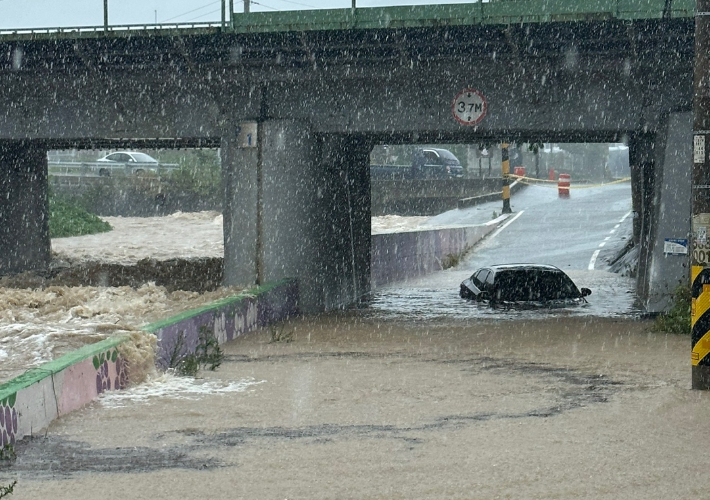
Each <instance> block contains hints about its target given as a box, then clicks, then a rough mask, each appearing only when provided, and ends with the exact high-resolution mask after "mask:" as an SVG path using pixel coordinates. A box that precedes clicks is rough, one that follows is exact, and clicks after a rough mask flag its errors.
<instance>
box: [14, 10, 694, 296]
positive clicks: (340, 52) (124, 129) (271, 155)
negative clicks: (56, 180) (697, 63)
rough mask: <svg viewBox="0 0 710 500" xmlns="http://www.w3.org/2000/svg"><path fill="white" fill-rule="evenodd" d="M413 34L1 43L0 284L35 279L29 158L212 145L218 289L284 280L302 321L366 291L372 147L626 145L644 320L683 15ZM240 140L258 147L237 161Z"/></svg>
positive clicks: (679, 83) (675, 140) (677, 140)
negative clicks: (219, 191) (467, 122)
mask: <svg viewBox="0 0 710 500" xmlns="http://www.w3.org/2000/svg"><path fill="white" fill-rule="evenodd" d="M661 3H662V2H661ZM659 5H660V4H659ZM449 7H451V6H449ZM454 10H455V8H453V7H451V8H450V10H449V12H453V11H454ZM691 10H692V9H691ZM411 11H412V12H415V13H416V12H417V10H416V8H413V9H411ZM372 12H374V11H372ZM398 12H399V11H398ZM436 12H437V16H438V15H439V14H440V11H436ZM659 12H660V11H659ZM674 12H675V11H674ZM410 13H411V12H410ZM336 14H337V12H336ZM420 14H421V17H420V19H419V20H418V21H417V22H418V23H419V27H414V26H412V27H392V26H382V25H378V26H376V27H374V26H370V25H368V24H366V23H365V24H363V25H362V26H358V25H357V23H356V24H354V25H352V26H351V27H350V28H348V29H343V28H342V26H334V25H332V24H328V23H323V24H318V23H317V22H316V23H313V24H312V25H309V26H305V27H301V28H298V29H297V30H296V31H293V32H290V31H288V30H289V29H291V28H288V29H287V28H286V27H279V24H278V23H277V22H276V23H271V24H269V23H265V24H264V25H263V26H268V29H267V28H266V27H262V28H259V29H256V28H255V29H244V31H243V32H239V31H238V28H237V27H235V28H234V31H228V32H220V31H219V30H212V31H211V32H209V33H205V32H192V33H191V32H189V30H188V31H185V32H164V33H155V32H150V33H141V32H134V33H129V34H120V33H111V34H110V35H109V36H104V35H101V34H98V33H97V34H94V35H91V36H86V35H81V34H79V35H77V34H74V35H72V34H51V35H29V36H26V35H20V34H17V35H7V36H5V37H4V38H3V39H2V40H0V43H1V44H2V47H3V53H7V54H9V55H8V57H7V59H6V60H5V61H3V64H2V66H1V67H0V81H2V83H3V86H2V91H1V92H2V102H3V103H5V104H4V105H3V108H2V113H0V137H1V138H3V139H4V140H6V141H11V142H9V143H7V144H9V146H8V147H6V148H5V151H6V153H5V155H4V160H3V163H4V164H5V165H9V166H11V165H15V167H12V168H6V169H3V170H4V171H5V174H4V175H5V176H6V177H5V181H4V183H3V194H4V197H5V198H8V197H10V196H11V197H14V198H13V199H14V200H16V203H14V204H13V206H14V207H15V208H14V209H13V212H12V213H10V212H9V211H4V212H3V223H4V224H3V227H2V232H3V235H4V236H5V237H4V238H3V240H2V241H3V242H2V243H1V245H3V246H2V248H0V250H2V254H3V255H5V256H7V257H5V259H6V260H5V261H4V262H3V268H2V271H3V272H8V271H18V270H22V269H27V268H32V267H42V266H43V265H46V259H47V257H48V249H49V241H48V238H47V236H46V230H45V227H44V225H43V224H44V223H42V222H41V221H42V220H43V219H46V215H45V214H46V212H43V210H42V207H41V205H42V203H41V199H42V197H43V196H44V195H43V190H44V189H46V188H44V187H43V186H45V185H46V178H45V177H44V175H45V174H43V173H42V172H44V171H46V167H45V166H43V165H42V161H44V160H40V156H42V157H43V156H44V154H43V153H44V151H46V149H47V148H48V146H47V145H48V144H49V143H58V142H61V141H66V142H68V143H70V142H77V141H82V140H83V141H87V142H92V141H96V142H99V141H101V140H107V141H118V142H120V141H126V143H131V144H132V143H135V141H136V140H138V141H141V140H142V141H150V140H151V138H161V137H176V138H181V137H186V138H194V139H193V140H195V141H200V140H206V141H216V140H217V138H219V144H220V147H221V149H222V151H223V167H224V172H225V174H224V175H225V207H227V209H226V211H225V245H226V249H225V275H226V282H227V283H229V284H246V285H248V284H253V283H257V282H263V281H262V280H264V281H266V280H270V279H274V278H279V277H283V276H296V277H298V278H299V279H300V280H301V282H302V293H303V307H304V310H322V309H328V308H333V307H339V306H341V305H344V304H347V303H350V302H352V301H353V300H355V298H356V297H358V296H359V295H360V294H362V293H363V292H364V291H366V290H368V279H369V278H368V276H369V272H368V270H369V268H368V258H367V257H368V252H369V213H367V208H366V207H369V180H368V176H367V170H366V164H367V162H366V158H367V154H368V153H369V150H370V148H371V147H372V144H373V143H374V141H377V140H383V139H385V140H387V139H391V138H392V137H402V138H408V140H410V141H416V142H418V141H423V142H431V143H435V142H452V141H453V142H462V141H470V142H475V141H476V140H480V139H481V138H484V139H487V140H506V141H512V140H516V139H520V138H525V139H527V140H536V139H538V138H542V137H545V138H546V139H547V140H549V141H557V142H563V141H579V140H582V141H585V140H596V141H619V140H621V139H622V138H623V137H627V138H628V144H629V147H630V148H631V158H632V160H631V162H632V165H633V170H632V177H633V179H634V182H633V186H634V187H633V190H634V195H633V200H634V210H635V211H636V212H637V213H638V217H637V220H636V231H635V234H636V238H637V239H638V241H639V245H640V246H641V258H642V269H644V270H643V271H642V272H641V273H640V274H641V277H640V279H639V292H640V295H641V297H642V299H644V300H645V301H648V300H649V297H650V296H651V292H650V290H663V293H666V289H668V288H669V287H670V284H671V283H672V282H674V281H675V280H676V278H677V276H676V275H675V274H674V272H675V271H673V270H671V271H668V269H667V268H666V264H667V263H666V262H664V259H662V258H661V259H656V260H654V259H655V257H654V256H656V255H658V252H659V249H661V252H662V246H660V245H658V240H659V238H663V237H664V236H666V234H664V233H663V231H662V230H661V229H659V224H660V223H661V222H662V221H666V222H668V223H669V224H670V226H669V227H671V226H674V222H675V220H673V221H671V220H669V219H668V217H666V215H665V214H667V213H668V212H667V211H665V210H664V211H663V214H664V215H663V216H660V215H659V208H660V207H661V206H667V205H668V204H667V203H665V201H664V200H665V198H666V197H669V196H671V195H672V194H673V191H674V190H675V186H674V185H672V184H667V185H666V184H664V182H665V181H661V180H660V179H668V177H663V178H662V177H661V176H660V173H661V172H662V171H663V172H666V171H668V165H674V167H673V168H674V169H675V168H676V167H675V166H678V168H677V169H676V170H673V171H674V172H678V173H679V172H680V166H681V165H682V162H683V158H682V156H683V155H685V154H687V152H688V150H689V146H688V145H685V144H684V141H683V138H682V136H681V135H679V132H678V131H679V130H680V129H678V125H682V126H684V124H685V121H686V120H685V118H684V117H688V120H687V121H688V122H689V115H688V114H683V112H684V111H685V110H689V108H690V100H691V83H692V78H691V76H690V75H691V74H692V38H693V33H692V21H691V20H690V19H688V14H687V12H685V11H683V10H682V9H681V10H680V11H678V12H676V13H675V14H674V15H672V16H671V18H665V19H661V16H660V15H659V17H658V18H656V19H649V18H648V15H646V14H647V13H646V14H644V16H641V17H639V18H634V17H633V13H632V14H631V15H628V14H624V15H623V16H622V15H621V14H619V13H616V14H613V13H612V14H611V17H610V18H608V19H607V20H604V21H598V20H596V19H597V18H596V17H595V16H594V15H591V14H590V13H585V12H578V13H576V14H575V15H576V16H577V17H576V18H574V20H575V21H576V22H574V23H569V22H567V21H564V20H556V21H550V19H552V18H545V21H546V22H540V20H541V19H537V18H535V19H533V18H534V16H533V18H530V19H527V18H525V19H523V21H522V22H521V23H520V24H517V23H516V24H509V22H510V20H509V18H505V19H508V21H503V20H502V19H504V18H496V17H491V18H486V19H487V20H484V21H482V20H481V19H479V18H476V17H472V18H471V19H470V20H469V21H466V22H465V23H464V25H461V20H460V18H457V19H458V20H455V22H454V21H451V19H453V18H449V20H448V21H446V20H442V19H434V20H432V19H427V18H426V15H428V14H429V15H430V14H431V13H430V12H429V11H426V10H422V11H421V12H420ZM333 15H335V14H333ZM585 16H587V17H585ZM615 16H616V17H615ZM257 17H258V16H257ZM573 17H574V16H573ZM573 17H571V18H569V19H570V20H573ZM254 19H256V18H254ZM274 19H275V18H274ZM274 19H272V21H274ZM447 23H451V24H447ZM466 23H468V24H466ZM283 26H290V27H293V26H294V25H293V24H288V23H287V24H285V25H283ZM282 29H283V30H284V31H279V30H282ZM260 30H261V32H258V31H260ZM451 40H456V41H457V43H451ZM525 40H530V41H532V43H529V44H527V45H526V44H525V43H522V42H524V41H525ZM470 87H475V88H476V89H478V90H480V92H482V94H483V95H484V96H485V97H486V100H487V102H488V110H487V114H486V117H485V119H484V120H483V121H481V123H480V124H478V125H477V126H475V127H465V126H462V125H460V124H459V123H457V122H456V120H454V119H453V117H452V115H451V103H452V99H453V98H454V96H456V94H457V93H459V92H460V91H461V90H462V89H465V88H470ZM128 110H131V111H130V112H129V111H128ZM136 110H138V111H136ZM251 124H256V140H255V142H254V143H253V144H251V145H249V146H255V147H243V146H244V140H245V139H244V137H243V135H240V134H241V133H242V132H243V130H245V127H247V128H248V126H252V125H251ZM688 126H689V125H688ZM688 130H689V129H688ZM674 134H675V135H674ZM158 140H159V139H158ZM40 152H42V153H41V154H40ZM18 158H21V159H22V161H21V162H20V161H18V160H17V159H18ZM680 177H681V176H680V173H679V174H678V178H680ZM654 179H655V180H654ZM666 188H668V189H671V190H672V191H667V190H666ZM348 199H350V203H346V200H348ZM669 203H670V201H669ZM22 207H24V208H22ZM683 211H684V210H683V209H682V208H679V214H682V212H683ZM674 231H676V229H674ZM669 236H670V234H669ZM673 236H677V235H676V234H673ZM26 242H32V243H31V246H29V245H28V243H26ZM30 248H31V251H30V252H28V249H30ZM319 259H320V260H319ZM656 264H658V266H660V267H658V266H656ZM648 307H649V310H654V308H655V307H656V306H655V305H653V303H652V302H648Z"/></svg>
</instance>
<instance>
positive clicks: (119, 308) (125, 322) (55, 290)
mask: <svg viewBox="0 0 710 500" xmlns="http://www.w3.org/2000/svg"><path fill="white" fill-rule="evenodd" d="M238 292H239V290H238V289H235V288H220V289H218V290H215V291H213V292H206V293H197V292H185V291H174V292H168V291H167V290H166V289H165V288H164V287H159V286H155V285H154V284H146V285H143V286H142V287H140V288H138V289H134V288H130V287H83V286H82V287H69V286H52V287H48V288H44V289H34V290H33V289H18V288H1V287H0V383H2V382H5V381H7V380H10V379H11V378H13V377H16V376H17V375H20V374H21V373H23V372H24V371H25V370H27V369H29V368H35V367H37V366H39V365H41V364H42V363H46V362H47V361H51V360H52V359H56V358H57V357H58V356H61V355H62V354H66V353H68V352H70V351H72V350H74V349H78V348H79V347H81V346H83V345H86V344H93V343H95V342H98V341H100V340H103V339H105V338H108V337H109V336H111V335H117V334H122V333H128V332H131V331H135V330H137V329H138V328H139V327H140V326H143V325H146V324H149V323H152V322H154V321H158V320H160V319H164V318H167V317H170V316H173V315H175V314H177V313H179V312H182V311H185V310H189V309H192V308H195V307H198V306H200V305H202V304H205V303H208V302H212V301H214V300H217V299H219V298H222V297H225V296H229V295H234V294H236V293H238Z"/></svg>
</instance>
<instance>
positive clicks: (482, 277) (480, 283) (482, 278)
mask: <svg viewBox="0 0 710 500" xmlns="http://www.w3.org/2000/svg"><path fill="white" fill-rule="evenodd" d="M490 275H491V271H490V269H481V270H480V271H479V272H478V276H477V278H478V279H477V280H476V281H474V283H475V285H476V286H477V287H478V288H479V290H486V288H487V285H486V278H488V276H490Z"/></svg>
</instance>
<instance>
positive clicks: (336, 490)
mask: <svg viewBox="0 0 710 500" xmlns="http://www.w3.org/2000/svg"><path fill="white" fill-rule="evenodd" d="M650 326H651V325H650V323H648V322H646V321H641V320H630V319H619V318H616V319H613V318H606V319H605V318H580V317H576V318H564V319H562V318H547V319H540V320H536V321H523V320H518V321H500V320H493V319H490V320H476V321H472V320H456V319H450V320H449V321H448V322H446V323H445V324H442V323H441V322H439V321H415V322H411V323H410V322H404V323H403V322H401V321H387V320H374V319H365V318H363V317H362V316H361V315H360V314H359V313H357V312H349V313H343V314H330V315H326V316H322V317H320V318H314V319H304V320H298V321H293V322H291V323H289V324H287V325H285V326H283V328H284V329H285V330H287V332H286V333H287V335H285V336H282V338H283V337H286V338H290V339H291V340H292V341H291V342H271V338H272V335H271V332H270V331H268V330H267V331H262V332H257V333H256V334H254V335H250V336H248V337H245V338H242V339H239V340H237V341H234V342H230V343H229V344H227V345H226V346H225V353H226V357H225V362H224V364H223V365H222V367H220V368H219V369H218V370H217V371H216V372H203V373H202V376H203V377H204V378H202V379H198V380H196V381H194V382H185V383H183V385H182V389H181V390H179V391H174V390H161V389H160V388H159V387H160V386H156V388H154V389H153V390H152V394H151V391H145V390H143V391H137V390H136V389H133V391H135V392H133V393H131V390H129V391H128V393H127V394H126V395H125V399H124V400H123V401H121V402H120V404H117V401H116V399H115V398H110V397H109V398H104V399H101V400H99V401H97V402H95V403H94V404H92V405H91V406H89V407H87V408H85V409H82V410H80V411H77V412H75V413H72V414H71V415H69V416H67V417H65V418H62V419H60V420H58V421H57V422H55V423H54V424H52V425H51V427H50V428H49V430H48V432H47V433H46V435H45V434H42V435H41V436H37V437H36V438H35V439H34V440H32V441H25V442H23V443H21V444H20V445H18V447H17V451H18V455H19V457H18V459H17V461H16V462H15V464H14V465H13V466H12V467H11V468H9V469H0V479H3V478H4V479H5V480H7V481H9V480H13V479H17V481H18V483H17V486H16V487H15V494H14V495H13V497H12V498H13V499H15V498H17V499H47V498H52V499H58V500H61V499H88V498H95V496H96V494H97V493H96V492H97V491H102V492H113V493H110V494H119V492H120V494H121V495H123V496H128V497H130V498H135V499H150V500H155V499H163V498H165V499H167V498H197V497H200V498H215V499H221V498H224V499H228V498H229V499H232V498H266V499H269V498H273V499H284V498H288V499H314V498H315V499H321V498H322V499H325V498H403V499H404V498H407V499H408V498H424V499H426V498H431V499H441V498H485V499H488V498H540V499H547V498H565V499H568V498H569V499H594V500H597V499H610V500H611V499H619V498H639V499H641V498H643V499H668V498H674V499H686V498H687V499H691V498H693V499H694V498H702V497H703V495H704V493H705V491H706V488H707V482H708V481H707V480H706V476H705V468H706V458H707V455H706V453H705V451H704V447H703V446H701V445H698V443H697V436H698V435H702V434H703V433H705V432H708V431H710V399H709V398H710V395H708V394H707V393H705V392H691V391H690V390H689V385H690V383H689V380H690V379H689V372H690V368H689V362H688V358H689V356H688V350H689V346H688V341H687V338H686V337H677V336H669V335H666V334H659V333H652V332H650ZM166 385H171V384H166ZM191 385H194V386H195V388H194V389H193V390H190V391H187V390H186V389H187V388H188V386H191Z"/></svg>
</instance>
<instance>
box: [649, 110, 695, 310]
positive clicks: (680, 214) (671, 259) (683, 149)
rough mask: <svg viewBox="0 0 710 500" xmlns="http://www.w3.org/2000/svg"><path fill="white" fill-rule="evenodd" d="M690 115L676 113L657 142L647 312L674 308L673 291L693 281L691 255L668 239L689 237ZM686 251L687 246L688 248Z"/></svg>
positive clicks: (665, 125) (691, 121)
mask: <svg viewBox="0 0 710 500" xmlns="http://www.w3.org/2000/svg"><path fill="white" fill-rule="evenodd" d="M692 131H693V119H692V114H691V113H673V114H671V115H670V116H669V117H668V119H667V120H666V121H665V122H664V127H663V128H662V129H661V130H659V134H657V140H656V147H655V151H656V167H655V169H654V174H655V175H654V177H655V184H654V185H655V193H654V201H653V210H652V211H650V212H651V215H652V217H653V218H652V221H651V222H652V227H653V230H652V231H650V244H649V245H648V252H647V253H646V255H647V256H648V257H647V259H646V260H647V261H648V265H647V266H646V273H645V276H644V280H645V282H646V283H647V285H646V286H645V287H644V289H645V290H646V295H645V296H644V306H645V309H646V311H648V312H664V311H667V310H668V309H669V308H670V306H671V305H672V304H671V302H672V298H673V292H674V291H675V290H676V288H677V287H678V286H680V285H687V284H688V282H689V281H690V268H689V256H688V254H682V253H681V249H680V247H677V246H675V245H671V244H672V243H674V241H669V246H668V247H669V248H668V250H673V251H669V252H667V251H665V250H666V248H665V247H666V239H669V240H680V241H682V240H685V242H686V244H687V243H688V242H689V238H690V215H691V206H690V198H691V170H690V169H689V168H688V165H690V164H692V146H691V143H690V141H689V140H688V137H690V136H691V135H692ZM686 248H687V247H686Z"/></svg>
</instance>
